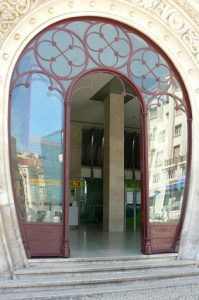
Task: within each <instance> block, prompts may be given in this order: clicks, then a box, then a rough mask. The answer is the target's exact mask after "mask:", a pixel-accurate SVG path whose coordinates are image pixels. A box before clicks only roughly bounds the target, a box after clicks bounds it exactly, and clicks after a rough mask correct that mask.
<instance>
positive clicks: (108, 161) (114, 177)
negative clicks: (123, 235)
mask: <svg viewBox="0 0 199 300" xmlns="http://www.w3.org/2000/svg"><path fill="white" fill-rule="evenodd" d="M103 184H104V205H103V226H104V230H105V231H110V232H114V231H115V232H122V231H124V96H123V95H117V94H110V95H108V96H107V97H106V98H105V99H104V178H103Z"/></svg>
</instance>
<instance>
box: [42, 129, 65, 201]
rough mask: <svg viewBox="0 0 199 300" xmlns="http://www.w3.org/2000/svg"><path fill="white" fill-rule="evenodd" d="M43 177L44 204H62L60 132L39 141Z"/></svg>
mask: <svg viewBox="0 0 199 300" xmlns="http://www.w3.org/2000/svg"><path fill="white" fill-rule="evenodd" d="M41 153H42V160H43V176H44V180H45V183H46V204H48V205H49V206H51V205H52V206H55V205H60V204H61V203H62V182H61V178H62V153H63V150H62V131H60V130H59V131H55V132H52V133H50V134H48V135H46V136H44V137H43V138H42V139H41Z"/></svg>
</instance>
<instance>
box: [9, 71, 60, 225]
mask: <svg viewBox="0 0 199 300" xmlns="http://www.w3.org/2000/svg"><path fill="white" fill-rule="evenodd" d="M29 83H30V87H28V88H26V87H24V86H20V87H17V88H15V90H14V91H13V95H12V102H11V150H12V169H13V177H14V182H15V191H16V196H17V200H18V207H19V214H20V218H21V220H22V221H25V222H50V223H51V222H52V223H53V222H61V220H62V155H63V143H62V129H63V99H62V97H61V96H60V94H59V93H58V92H57V91H54V90H53V91H49V89H48V87H49V80H48V78H47V77H46V76H44V75H37V74H35V75H34V76H32V77H31V79H29Z"/></svg>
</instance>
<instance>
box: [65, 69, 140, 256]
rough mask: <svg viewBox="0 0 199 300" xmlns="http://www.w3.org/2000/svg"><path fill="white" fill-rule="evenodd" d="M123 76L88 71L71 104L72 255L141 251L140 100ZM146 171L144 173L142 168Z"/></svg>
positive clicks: (72, 96) (77, 87)
mask: <svg viewBox="0 0 199 300" xmlns="http://www.w3.org/2000/svg"><path fill="white" fill-rule="evenodd" d="M138 98H139V96H137V95H136V92H135V90H134V89H133V86H131V85H129V84H128V82H127V80H125V78H124V77H123V76H121V75H120V76H119V75H116V74H114V73H110V71H109V72H105V71H103V72H102V71H98V72H97V71H92V72H89V73H87V74H86V75H84V76H81V78H80V79H79V81H78V82H77V83H76V85H75V87H74V88H73V91H72V95H71V101H70V102H71V105H70V115H71V117H70V192H69V240H70V250H71V256H72V257H82V256H83V257H85V256H89V257H90V256H91V255H93V256H96V255H99V256H108V255H109V256H110V255H112V256H114V255H133V254H137V253H140V251H141V218H142V214H141V212H142V209H141V205H142V204H143V203H141V199H142V198H144V197H141V190H142V191H144V189H141V180H140V179H141V176H140V173H141V172H140V161H141V158H140V147H141V148H142V141H141V142H140V139H141V136H142V134H141V129H142V127H143V125H144V124H142V123H143V103H142V99H139V100H138ZM142 173H144V172H142Z"/></svg>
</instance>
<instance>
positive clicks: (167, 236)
mask: <svg viewBox="0 0 199 300" xmlns="http://www.w3.org/2000/svg"><path fill="white" fill-rule="evenodd" d="M177 229H178V225H176V224H173V225H171V224H169V225H167V224H153V225H150V236H151V252H152V253H164V252H175V250H174V241H175V237H176V232H177Z"/></svg>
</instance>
